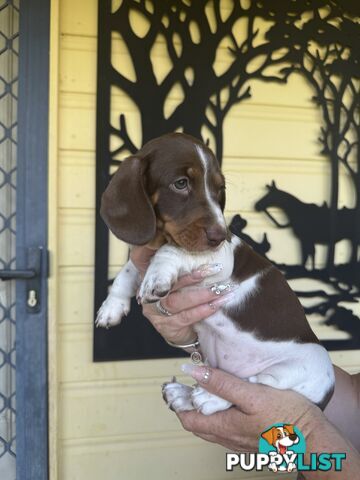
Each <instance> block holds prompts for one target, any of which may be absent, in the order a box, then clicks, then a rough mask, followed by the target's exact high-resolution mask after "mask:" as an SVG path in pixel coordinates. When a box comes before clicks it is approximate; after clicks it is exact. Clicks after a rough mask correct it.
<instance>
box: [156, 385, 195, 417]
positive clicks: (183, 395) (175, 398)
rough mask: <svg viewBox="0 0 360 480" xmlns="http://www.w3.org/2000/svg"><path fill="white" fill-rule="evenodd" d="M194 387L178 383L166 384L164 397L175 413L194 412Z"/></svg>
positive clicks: (163, 387)
mask: <svg viewBox="0 0 360 480" xmlns="http://www.w3.org/2000/svg"><path fill="white" fill-rule="evenodd" d="M192 390H193V389H192V387H189V386H187V385H183V384H182V383H177V382H168V383H164V384H163V386H162V395H163V399H164V400H165V402H166V404H167V406H168V407H169V408H170V409H171V410H174V411H175V412H186V411H189V410H194V406H193V404H192V401H191V392H192Z"/></svg>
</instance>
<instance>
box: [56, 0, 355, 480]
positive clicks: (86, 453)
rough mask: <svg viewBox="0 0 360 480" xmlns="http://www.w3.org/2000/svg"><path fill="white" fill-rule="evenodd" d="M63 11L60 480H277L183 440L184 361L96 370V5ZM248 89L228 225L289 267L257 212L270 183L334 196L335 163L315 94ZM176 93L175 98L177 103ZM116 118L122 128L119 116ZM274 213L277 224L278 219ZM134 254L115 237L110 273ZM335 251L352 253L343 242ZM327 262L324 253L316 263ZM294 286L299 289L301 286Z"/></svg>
mask: <svg viewBox="0 0 360 480" xmlns="http://www.w3.org/2000/svg"><path fill="white" fill-rule="evenodd" d="M223 3H224V2H223ZM59 6H60V20H59V21H60V24H59V28H60V36H59V52H60V64H59V65H60V68H59V79H58V80H59V84H58V85H59V87H58V92H57V94H58V96H59V106H58V110H57V113H58V150H57V159H56V162H57V163H56V164H54V165H52V171H53V172H55V173H56V175H57V176H56V178H57V180H56V182H57V183H56V185H53V190H54V192H55V191H56V192H57V193H56V195H54V200H53V205H52V206H51V208H52V210H51V212H50V216H51V218H52V219H53V220H52V224H53V225H55V226H53V232H55V231H56V233H54V236H56V242H55V241H54V245H55V244H56V245H57V251H56V252H54V255H56V257H57V264H58V271H57V276H56V278H52V280H51V281H52V284H54V286H53V287H52V291H53V292H56V294H57V302H56V305H57V307H56V312H53V315H56V327H55V328H56V329H57V331H56V335H57V345H58V353H57V358H56V359H55V358H52V362H54V363H56V364H57V375H58V380H57V381H58V390H59V400H58V404H57V405H56V408H55V409H54V411H55V410H56V409H57V410H58V412H59V416H58V425H57V435H58V440H59V445H60V451H59V479H60V480H85V479H86V480H92V479H93V480H95V479H96V480H97V479H98V478H99V477H100V478H104V479H106V480H112V479H120V478H121V479H125V478H126V479H127V480H132V479H136V480H142V479H145V478H146V479H149V480H151V479H153V480H155V479H156V480H162V479H165V478H166V479H175V478H180V479H182V478H189V477H190V478H197V479H198V480H202V479H205V478H206V479H209V480H211V479H214V480H222V479H225V478H226V479H228V478H239V479H240V478H242V479H246V478H258V479H265V478H269V476H268V475H266V474H265V473H264V474H259V475H256V474H245V473H241V472H240V471H235V472H234V473H233V474H229V473H226V472H225V468H224V455H225V451H224V450H223V449H222V448H221V447H218V446H215V445H211V444H207V443H205V442H203V441H201V440H199V439H196V438H195V437H193V436H191V435H190V434H188V433H187V432H184V431H183V430H182V428H181V427H180V425H179V423H178V421H177V420H176V417H175V416H174V415H173V414H172V413H171V412H169V411H168V410H167V409H166V408H165V406H164V405H163V403H162V399H161V395H160V385H161V383H162V382H164V381H166V380H167V379H169V378H170V377H171V376H172V375H173V374H176V375H179V373H180V365H181V363H182V362H183V360H174V359H167V360H154V361H132V362H110V363H93V362H92V321H93V287H94V281H96V279H94V269H93V264H94V203H95V115H96V111H95V104H96V48H97V39H96V34H97V0H86V1H85V0H79V1H77V2H73V1H71V0H60V4H59ZM224 8H225V9H226V2H225V3H224ZM154 58H155V59H156V61H157V63H158V68H157V73H158V75H163V74H164V71H165V70H166V68H167V66H166V64H165V61H164V54H163V45H161V43H159V45H158V47H157V48H156V49H154ZM113 61H114V62H115V63H116V64H117V65H122V66H126V64H127V63H126V62H127V60H126V47H125V46H124V45H123V43H122V42H121V41H116V42H115V43H114V56H113ZM226 61H227V59H226V48H225V45H224V48H223V49H222V51H221V53H220V55H219V56H218V68H220V69H221V68H224V65H225V64H226ZM252 92H253V98H252V99H251V100H250V101H247V102H246V103H242V104H241V105H240V106H237V107H236V108H234V109H233V110H232V112H231V114H230V115H229V117H228V118H227V120H226V122H227V123H226V128H225V155H224V163H223V169H224V173H225V175H226V179H227V185H228V187H227V190H228V203H227V208H226V216H227V218H229V219H230V218H231V216H232V215H233V214H234V213H238V212H241V213H242V214H243V215H244V216H245V217H246V219H247V220H248V226H247V228H246V230H245V231H246V232H247V233H248V234H250V235H251V236H252V237H253V238H254V239H255V240H257V241H261V240H262V238H263V233H264V231H265V230H266V231H267V232H268V236H269V238H270V240H271V243H272V246H273V248H272V250H271V252H269V255H270V256H271V257H272V258H274V259H275V260H276V259H280V258H281V252H282V251H283V249H284V248H286V249H288V250H289V251H290V250H291V251H294V254H293V257H294V258H291V260H293V261H294V262H296V261H297V260H298V258H297V253H296V251H295V248H293V247H295V246H296V240H295V239H294V238H292V237H291V235H289V238H286V237H284V235H283V234H282V233H280V232H279V231H278V230H276V229H275V228H272V227H271V226H270V225H269V223H268V220H267V219H266V217H265V216H263V215H261V214H257V213H256V212H254V211H253V205H254V202H255V201H256V200H257V199H258V198H259V197H261V195H262V194H263V193H264V191H265V190H264V188H265V184H266V183H268V182H269V179H272V178H273V177H274V178H276V180H277V182H278V186H279V187H280V188H281V187H283V188H286V189H290V190H292V192H293V193H294V194H295V195H296V196H299V197H300V198H301V199H303V200H304V201H307V202H310V201H316V202H318V203H321V202H322V201H323V200H324V199H325V198H326V196H327V190H326V189H327V186H326V185H327V181H326V175H327V174H328V173H327V163H326V161H325V160H324V159H323V158H322V157H321V156H319V145H318V144H317V143H316V137H317V135H316V131H317V129H318V125H319V113H318V111H317V110H316V109H315V108H314V106H313V105H312V104H311V102H310V97H309V91H308V88H307V86H306V85H305V84H304V82H303V81H302V80H301V79H300V78H299V77H296V76H293V77H292V78H291V79H290V81H289V83H288V85H287V86H286V88H284V87H283V86H280V85H274V84H271V85H270V84H263V83H260V82H256V81H255V82H253V83H252ZM112 94H113V96H114V104H115V108H116V110H119V111H120V110H121V111H123V112H126V118H127V122H128V125H129V129H130V130H131V131H132V132H133V133H136V131H137V124H138V114H137V112H136V111H135V108H134V105H132V104H131V102H130V101H129V100H128V99H126V98H125V96H124V95H123V94H121V92H120V91H116V90H114V91H113V92H112ZM178 95H179V92H177V91H176V90H175V91H174V92H173V98H172V99H171V101H170V103H171V102H174V101H176V98H177V97H178ZM54 108H56V109H57V105H56V107H54ZM169 108H171V105H169ZM112 121H113V122H114V124H115V123H116V121H117V118H116V117H115V116H114V118H113V120H112ZM259 139H261V141H259ZM239 159H241V162H239ZM295 174H296V178H295ZM52 183H53V184H55V182H54V181H53V182H52ZM319 185H320V187H319ZM348 195H349V185H348V184H347V180H346V177H345V175H344V176H343V177H342V179H341V185H340V197H341V199H340V204H345V203H346V202H347V201H348ZM274 214H275V215H277V218H280V212H276V211H274ZM54 219H55V220H54ZM127 254H128V252H127V247H125V246H124V245H123V244H122V243H121V242H119V241H117V240H116V239H114V238H112V239H111V259H110V264H111V271H112V273H114V274H115V272H116V269H117V268H118V267H119V266H120V265H122V264H123V263H124V262H125V261H126V259H127ZM338 255H339V256H340V257H341V256H345V255H346V245H344V246H342V247H341V248H339V252H338ZM322 258H323V255H322V254H319V255H318V256H317V261H318V262H319V263H321V262H322ZM289 260H290V258H289ZM294 287H296V288H299V289H300V288H301V282H298V283H297V284H296V285H295V284H294ZM54 296H55V293H54ZM54 305H55V303H54ZM53 324H54V322H53ZM314 326H315V329H316V331H318V332H321V329H322V328H324V327H323V326H322V325H321V324H320V322H317V323H316V319H315V320H314ZM332 358H333V360H334V362H335V363H337V364H338V365H341V366H343V367H344V368H346V369H348V370H349V371H355V370H357V369H358V368H359V358H358V356H357V354H356V352H351V351H347V352H333V353H332ZM149 413H150V414H149ZM283 478H293V476H283Z"/></svg>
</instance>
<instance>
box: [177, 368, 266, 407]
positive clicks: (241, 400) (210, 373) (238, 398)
mask: <svg viewBox="0 0 360 480" xmlns="http://www.w3.org/2000/svg"><path fill="white" fill-rule="evenodd" d="M181 369H182V371H183V372H184V373H186V374H188V375H190V376H191V377H192V378H194V379H195V380H196V381H197V382H198V383H199V385H201V386H202V387H204V388H205V389H206V390H207V391H208V392H211V393H214V394H215V395H217V396H218V397H221V398H223V399H224V400H227V401H228V402H231V403H232V404H233V405H236V406H238V407H239V408H240V410H241V411H243V412H244V413H253V412H256V411H258V409H259V408H261V405H262V404H263V401H262V398H263V395H266V392H264V391H263V390H264V389H266V387H265V386H264V385H257V384H253V383H249V382H246V381H244V380H241V379H240V378H238V377H235V376H234V375H231V374H230V373H226V372H224V371H223V370H219V369H217V368H211V367H208V366H201V367H200V366H195V365H189V364H184V365H182V366H181Z"/></svg>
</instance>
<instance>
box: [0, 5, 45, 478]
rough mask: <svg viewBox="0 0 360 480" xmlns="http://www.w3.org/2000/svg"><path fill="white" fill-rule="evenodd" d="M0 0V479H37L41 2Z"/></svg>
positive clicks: (41, 382) (41, 408)
mask: <svg viewBox="0 0 360 480" xmlns="http://www.w3.org/2000/svg"><path fill="white" fill-rule="evenodd" d="M48 3H49V2H48V1H44V0H41V1H40V0H35V1H33V0H31V1H29V0H0V278H1V280H0V479H2V480H15V479H18V480H23V479H29V480H30V479H31V480H33V479H34V480H35V479H36V480H45V479H46V478H47V477H48V474H47V472H48V468H47V459H48V452H47V450H48V447H47V430H48V429H47V334H46V332H47V327H46V323H47V291H46V287H47V284H46V279H47V250H46V242H47V178H46V174H47V118H48V99H47V91H48V47H49V41H48V37H49V5H48Z"/></svg>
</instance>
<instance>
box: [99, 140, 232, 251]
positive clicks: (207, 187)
mask: <svg viewBox="0 0 360 480" xmlns="http://www.w3.org/2000/svg"><path fill="white" fill-rule="evenodd" d="M224 206H225V182H224V177H223V175H222V173H221V171H220V168H219V165H218V163H217V160H216V158H215V156H214V154H213V153H212V152H211V150H210V149H209V148H207V147H206V146H205V145H204V144H203V143H201V142H200V141H199V140H197V139H195V138H193V137H190V136H189V135H185V134H180V133H173V134H168V135H164V136H162V137H159V138H156V139H154V140H152V141H150V142H148V143H147V144H145V145H144V147H143V148H142V149H141V150H140V151H139V152H138V153H137V154H135V155H134V156H132V157H130V158H128V159H126V160H125V161H124V162H123V163H122V164H121V166H120V167H119V169H118V171H117V172H116V173H115V175H114V176H113V178H112V180H111V182H110V183H109V186H108V187H107V189H106V191H105V192H104V194H103V197H102V203H101V216H102V217H103V219H104V221H105V222H106V224H107V225H108V227H109V228H110V230H111V231H112V232H113V233H114V234H115V235H116V236H117V237H118V238H120V239H121V240H124V241H125V242H127V243H130V244H132V245H145V244H147V243H150V242H151V241H152V240H154V238H155V237H156V235H157V234H159V233H160V234H162V235H163V237H164V239H165V241H167V242H168V243H171V244H174V245H177V246H179V247H181V248H184V249H186V250H189V251H205V250H209V249H214V248H216V247H218V246H219V245H220V244H221V243H222V242H223V240H225V238H226V235H227V228H226V225H225V220H224V216H223V213H222V212H223V210H224Z"/></svg>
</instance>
